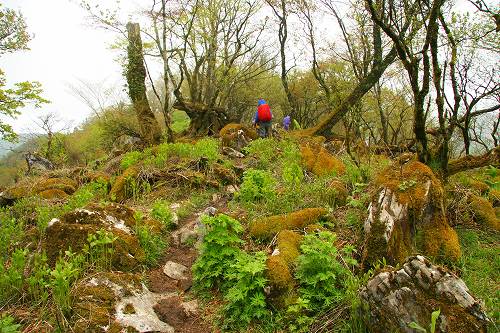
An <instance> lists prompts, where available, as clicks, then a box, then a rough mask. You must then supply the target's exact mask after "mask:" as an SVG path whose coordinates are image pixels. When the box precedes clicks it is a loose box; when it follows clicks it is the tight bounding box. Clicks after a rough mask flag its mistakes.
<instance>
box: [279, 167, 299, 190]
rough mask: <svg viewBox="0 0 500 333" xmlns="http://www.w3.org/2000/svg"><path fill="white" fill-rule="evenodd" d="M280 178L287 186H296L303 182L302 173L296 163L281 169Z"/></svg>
mask: <svg viewBox="0 0 500 333" xmlns="http://www.w3.org/2000/svg"><path fill="white" fill-rule="evenodd" d="M281 177H282V178H283V180H284V181H285V183H286V184H287V185H288V186H298V185H299V184H300V183H302V181H303V180H304V172H303V171H302V168H301V167H300V165H299V164H298V163H290V164H287V165H285V166H284V167H283V172H282V174H281Z"/></svg>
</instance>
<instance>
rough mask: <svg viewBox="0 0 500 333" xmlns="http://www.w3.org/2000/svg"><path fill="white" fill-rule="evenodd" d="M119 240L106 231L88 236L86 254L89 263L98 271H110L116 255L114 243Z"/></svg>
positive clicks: (102, 230) (99, 231)
mask: <svg viewBox="0 0 500 333" xmlns="http://www.w3.org/2000/svg"><path fill="white" fill-rule="evenodd" d="M117 239H118V237H116V236H115V235H113V233H111V232H108V231H106V230H104V229H101V230H98V231H97V232H96V233H94V234H89V235H88V236H87V243H88V244H87V245H85V247H84V252H85V253H86V254H87V262H88V263H90V265H91V266H92V267H93V268H94V269H96V270H102V271H105V270H110V269H111V263H112V257H113V253H114V247H113V243H114V242H115V241H116V240H117Z"/></svg>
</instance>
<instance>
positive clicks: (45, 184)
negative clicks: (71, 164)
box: [33, 178, 78, 194]
mask: <svg viewBox="0 0 500 333" xmlns="http://www.w3.org/2000/svg"><path fill="white" fill-rule="evenodd" d="M77 188H78V183H77V182H76V181H75V180H73V179H70V178H48V179H43V180H41V181H39V182H37V183H36V184H35V186H34V187H33V191H34V192H35V193H40V192H43V191H46V190H56V189H57V190H61V191H64V192H66V193H67V194H73V193H74V192H75V191H76V189H77Z"/></svg>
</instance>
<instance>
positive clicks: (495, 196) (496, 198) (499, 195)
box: [488, 189, 500, 207]
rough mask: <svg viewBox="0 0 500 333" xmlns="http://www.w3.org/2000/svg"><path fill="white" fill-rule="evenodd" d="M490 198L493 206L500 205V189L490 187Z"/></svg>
mask: <svg viewBox="0 0 500 333" xmlns="http://www.w3.org/2000/svg"><path fill="white" fill-rule="evenodd" d="M488 199H489V200H490V202H491V204H492V205H493V207H499V206H500V190H497V189H490V191H489V192H488Z"/></svg>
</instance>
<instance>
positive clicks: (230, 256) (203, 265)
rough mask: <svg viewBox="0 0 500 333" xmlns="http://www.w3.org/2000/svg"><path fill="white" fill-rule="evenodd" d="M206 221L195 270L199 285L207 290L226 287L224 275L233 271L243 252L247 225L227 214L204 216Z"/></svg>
mask: <svg viewBox="0 0 500 333" xmlns="http://www.w3.org/2000/svg"><path fill="white" fill-rule="evenodd" d="M202 223H203V224H204V225H205V227H206V228H207V233H206V235H205V237H204V238H203V244H202V248H201V253H200V256H199V257H198V259H196V262H195V263H194V265H193V268H192V269H193V281H194V286H195V288H196V289H198V290H199V291H207V290H209V289H210V288H213V287H223V286H222V281H223V277H224V274H225V273H226V274H227V272H228V271H230V269H231V265H232V264H233V263H234V261H235V258H236V257H237V256H238V254H239V253H240V250H239V248H238V246H239V245H242V244H243V243H244V242H243V241H242V240H241V239H240V237H239V235H240V234H241V233H242V232H243V226H242V225H241V224H240V222H238V221H237V220H235V219H233V218H231V217H229V216H227V215H223V214H221V215H218V216H217V217H210V216H204V217H203V218H202Z"/></svg>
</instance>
